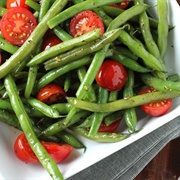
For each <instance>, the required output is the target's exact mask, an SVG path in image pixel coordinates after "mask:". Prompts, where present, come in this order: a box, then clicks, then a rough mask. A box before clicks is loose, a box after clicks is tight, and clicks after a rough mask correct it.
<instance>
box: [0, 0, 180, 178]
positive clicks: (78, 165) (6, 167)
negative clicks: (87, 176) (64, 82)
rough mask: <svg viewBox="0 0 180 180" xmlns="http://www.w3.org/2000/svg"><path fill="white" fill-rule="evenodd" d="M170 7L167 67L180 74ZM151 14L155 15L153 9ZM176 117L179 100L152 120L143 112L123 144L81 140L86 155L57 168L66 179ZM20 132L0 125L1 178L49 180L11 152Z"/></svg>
mask: <svg viewBox="0 0 180 180" xmlns="http://www.w3.org/2000/svg"><path fill="white" fill-rule="evenodd" d="M156 2H157V1H156V0H154V1H153V0H149V1H148V3H149V4H152V5H155V4H156ZM169 4H170V9H169V11H170V13H169V21H170V24H171V25H175V28H174V29H173V30H172V31H171V32H170V34H169V45H168V46H169V47H168V52H167V56H166V64H167V67H168V70H169V72H170V73H178V74H180V59H179V58H180V51H179V47H180V36H179V32H180V23H179V17H180V9H179V6H178V4H177V2H176V0H170V1H169ZM154 9H155V8H154ZM153 13H154V14H155V11H154V10H153ZM178 115H180V98H176V99H175V100H174V102H173V106H172V107H171V109H170V110H169V112H168V113H167V114H165V115H164V116H161V117H157V118H154V117H150V116H147V115H145V114H144V113H142V114H141V117H140V120H139V121H138V128H141V127H143V129H142V130H141V131H140V132H139V133H137V134H135V135H132V136H131V137H129V138H128V139H126V140H124V141H122V142H119V143H112V144H107V143H97V142H93V141H90V140H87V139H84V138H82V137H81V140H82V141H83V142H84V144H85V145H86V147H87V151H86V153H83V150H75V151H74V152H73V153H72V154H71V156H70V157H69V158H68V159H67V160H65V161H64V162H63V163H62V164H61V165H59V168H60V170H61V172H62V173H63V175H64V177H65V178H68V177H70V176H72V175H74V174H76V173H78V172H80V171H82V170H83V169H85V168H87V167H89V166H90V165H92V164H94V163H96V162H98V161H100V160H101V159H103V158H105V157H107V156H109V155H111V154H112V153H114V152H116V151H118V150H120V149H122V148H123V147H125V146H127V145H129V144H131V143H132V142H134V141H137V140H138V139H140V138H142V137H143V136H145V135H147V134H148V133H150V132H152V131H154V130H155V129H157V128H159V127H161V126H163V125H164V124H166V123H168V122H170V121H171V120H172V119H173V118H175V117H177V116H178ZM120 130H125V126H124V125H121V127H120ZM19 133H20V132H19V131H17V130H15V129H14V128H12V127H9V126H7V125H6V124H4V123H1V122H0V144H1V148H0V160H1V163H0V179H1V180H3V179H4V180H5V179H50V177H49V175H48V173H47V172H46V171H45V170H44V168H43V167H42V166H41V165H40V164H36V165H31V164H25V163H23V162H21V161H19V160H18V159H17V157H16V156H15V154H14V151H13V144H14V140H15V139H16V137H17V136H18V134H19ZM94 157H95V158H94Z"/></svg>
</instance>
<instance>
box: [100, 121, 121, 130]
mask: <svg viewBox="0 0 180 180" xmlns="http://www.w3.org/2000/svg"><path fill="white" fill-rule="evenodd" d="M120 122H121V120H117V121H115V122H113V123H111V124H110V125H108V126H107V125H106V124H105V122H104V121H102V123H101V126H100V127H99V129H98V132H111V133H112V132H114V131H115V130H116V129H117V128H118V126H119V124H120Z"/></svg>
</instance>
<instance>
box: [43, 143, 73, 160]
mask: <svg viewBox="0 0 180 180" xmlns="http://www.w3.org/2000/svg"><path fill="white" fill-rule="evenodd" d="M41 143H42V145H43V146H44V148H45V149H46V151H47V152H48V153H49V154H50V156H51V157H52V158H53V160H54V161H55V162H56V163H60V162H62V161H64V160H65V159H66V158H67V157H68V156H69V155H70V154H71V152H72V150H73V148H72V146H71V145H69V144H57V143H54V142H44V141H41Z"/></svg>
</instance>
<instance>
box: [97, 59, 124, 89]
mask: <svg viewBox="0 0 180 180" xmlns="http://www.w3.org/2000/svg"><path fill="white" fill-rule="evenodd" d="M126 79H127V72H126V69H125V68H124V66H123V65H122V64H120V63H119V62H117V61H114V60H105V61H104V62H103V64H102V65H101V67H100V69H99V71H98V73H97V75H96V82H97V83H98V84H99V85H100V86H101V87H102V88H105V89H107V90H109V91H117V90H121V89H122V87H123V86H124V84H125V82H126Z"/></svg>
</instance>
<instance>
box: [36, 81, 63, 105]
mask: <svg viewBox="0 0 180 180" xmlns="http://www.w3.org/2000/svg"><path fill="white" fill-rule="evenodd" d="M65 97H66V92H65V91H64V89H63V88H62V87H60V86H59V85H57V84H54V83H51V84H48V85H46V86H44V87H43V88H42V89H40V91H39V92H38V93H37V95H36V98H37V99H38V100H40V101H42V102H44V103H46V104H48V105H50V104H53V103H57V102H62V101H64V99H65Z"/></svg>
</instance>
